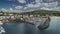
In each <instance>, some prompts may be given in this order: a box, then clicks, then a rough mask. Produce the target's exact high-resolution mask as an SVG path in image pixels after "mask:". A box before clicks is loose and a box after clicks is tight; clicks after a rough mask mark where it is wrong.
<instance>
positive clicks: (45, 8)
mask: <svg viewBox="0 0 60 34" xmlns="http://www.w3.org/2000/svg"><path fill="white" fill-rule="evenodd" d="M40 9H42V10H53V8H47V7H42V8H40Z"/></svg>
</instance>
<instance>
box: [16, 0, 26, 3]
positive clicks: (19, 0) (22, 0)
mask: <svg viewBox="0 0 60 34" xmlns="http://www.w3.org/2000/svg"><path fill="white" fill-rule="evenodd" d="M17 1H18V2H19V3H26V1H25V0H17Z"/></svg>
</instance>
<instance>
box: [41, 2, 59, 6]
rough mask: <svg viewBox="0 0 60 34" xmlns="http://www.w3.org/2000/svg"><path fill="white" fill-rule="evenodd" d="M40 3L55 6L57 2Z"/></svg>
mask: <svg viewBox="0 0 60 34" xmlns="http://www.w3.org/2000/svg"><path fill="white" fill-rule="evenodd" d="M42 5H44V6H46V7H55V6H57V5H58V2H51V3H42Z"/></svg>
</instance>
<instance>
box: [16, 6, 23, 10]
mask: <svg viewBox="0 0 60 34" xmlns="http://www.w3.org/2000/svg"><path fill="white" fill-rule="evenodd" d="M15 8H16V9H18V10H19V9H22V8H23V6H16V7H15Z"/></svg>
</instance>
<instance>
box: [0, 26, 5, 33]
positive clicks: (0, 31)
mask: <svg viewBox="0 0 60 34" xmlns="http://www.w3.org/2000/svg"><path fill="white" fill-rule="evenodd" d="M0 34H5V30H4V28H3V27H1V26H0Z"/></svg>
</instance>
